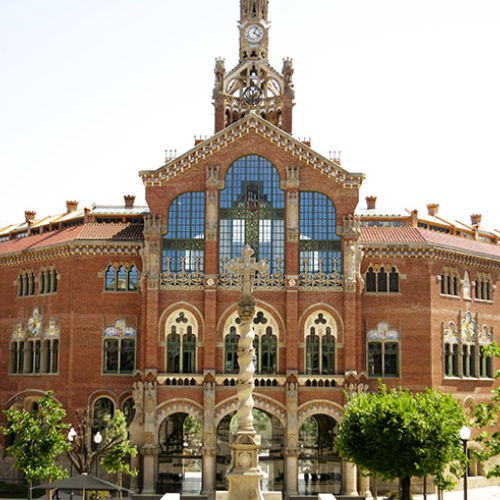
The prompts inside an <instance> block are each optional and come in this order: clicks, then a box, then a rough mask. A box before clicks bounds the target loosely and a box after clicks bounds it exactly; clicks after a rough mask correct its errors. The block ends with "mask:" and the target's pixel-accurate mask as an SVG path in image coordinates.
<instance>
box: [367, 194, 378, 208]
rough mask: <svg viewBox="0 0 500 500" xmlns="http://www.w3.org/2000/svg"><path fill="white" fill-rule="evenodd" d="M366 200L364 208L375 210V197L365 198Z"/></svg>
mask: <svg viewBox="0 0 500 500" xmlns="http://www.w3.org/2000/svg"><path fill="white" fill-rule="evenodd" d="M365 200H366V208H367V210H375V207H376V205H377V197H376V196H367V197H366V198H365Z"/></svg>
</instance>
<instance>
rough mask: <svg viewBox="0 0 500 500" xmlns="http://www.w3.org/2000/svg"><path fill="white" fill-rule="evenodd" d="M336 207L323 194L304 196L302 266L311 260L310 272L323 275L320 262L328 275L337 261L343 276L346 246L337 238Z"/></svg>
mask: <svg viewBox="0 0 500 500" xmlns="http://www.w3.org/2000/svg"><path fill="white" fill-rule="evenodd" d="M335 214H336V211H335V205H334V204H333V202H332V200H330V198H328V196H325V195H324V194H321V193H313V192H305V191H303V192H301V193H300V238H299V249H300V256H299V258H300V265H301V269H302V267H303V266H304V259H307V271H308V272H313V273H314V272H317V271H319V263H320V259H321V262H322V269H323V272H325V273H331V272H333V270H334V269H333V259H337V269H336V270H337V272H338V273H339V274H341V273H342V250H341V248H342V245H341V238H340V236H339V235H338V234H337V224H336V215H335Z"/></svg>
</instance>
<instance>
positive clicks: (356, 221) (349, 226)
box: [342, 215, 361, 240]
mask: <svg viewBox="0 0 500 500" xmlns="http://www.w3.org/2000/svg"><path fill="white" fill-rule="evenodd" d="M342 236H343V237H344V238H345V239H351V240H358V239H359V237H360V236H361V221H360V218H359V217H356V216H355V215H346V216H345V217H344V224H343V231H342Z"/></svg>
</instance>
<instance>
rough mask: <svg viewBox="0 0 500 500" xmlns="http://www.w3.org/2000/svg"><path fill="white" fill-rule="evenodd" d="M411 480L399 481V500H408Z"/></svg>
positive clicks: (406, 478) (403, 479) (405, 478)
mask: <svg viewBox="0 0 500 500" xmlns="http://www.w3.org/2000/svg"><path fill="white" fill-rule="evenodd" d="M410 486H411V478H410V477H403V478H402V480H401V500H410Z"/></svg>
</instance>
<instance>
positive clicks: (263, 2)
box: [240, 0, 269, 23]
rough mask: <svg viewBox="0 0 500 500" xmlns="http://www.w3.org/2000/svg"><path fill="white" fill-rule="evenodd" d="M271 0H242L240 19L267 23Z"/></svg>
mask: <svg viewBox="0 0 500 500" xmlns="http://www.w3.org/2000/svg"><path fill="white" fill-rule="evenodd" d="M268 7H269V0H240V12H241V14H240V19H241V21H243V20H247V21H250V20H253V21H264V22H266V23H267V11H268Z"/></svg>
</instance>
